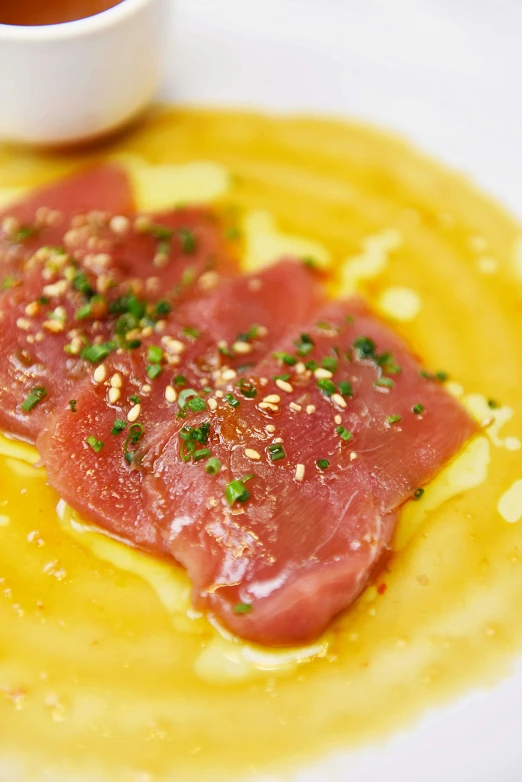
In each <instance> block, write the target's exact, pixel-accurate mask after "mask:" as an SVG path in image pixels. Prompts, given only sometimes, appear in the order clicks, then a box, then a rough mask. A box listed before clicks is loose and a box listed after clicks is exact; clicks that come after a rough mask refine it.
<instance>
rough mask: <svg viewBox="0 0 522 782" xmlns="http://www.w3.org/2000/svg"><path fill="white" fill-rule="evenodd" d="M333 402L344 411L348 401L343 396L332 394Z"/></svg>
mask: <svg viewBox="0 0 522 782" xmlns="http://www.w3.org/2000/svg"><path fill="white" fill-rule="evenodd" d="M332 402H333V403H334V405H337V407H342V408H343V410H344V408H345V407H346V399H343V397H342V396H341V394H332Z"/></svg>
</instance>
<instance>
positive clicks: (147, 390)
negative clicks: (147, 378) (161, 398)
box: [140, 383, 152, 396]
mask: <svg viewBox="0 0 522 782" xmlns="http://www.w3.org/2000/svg"><path fill="white" fill-rule="evenodd" d="M151 391H152V386H149V384H148V383H145V385H144V386H142V387H141V388H140V393H142V394H145V396H148V395H149V394H150V392H151Z"/></svg>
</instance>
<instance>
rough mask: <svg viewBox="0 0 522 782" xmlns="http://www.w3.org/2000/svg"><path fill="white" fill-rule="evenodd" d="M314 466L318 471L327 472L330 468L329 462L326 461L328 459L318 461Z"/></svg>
mask: <svg viewBox="0 0 522 782" xmlns="http://www.w3.org/2000/svg"><path fill="white" fill-rule="evenodd" d="M316 464H317V466H318V467H319V469H320V470H327V469H328V467H329V466H330V462H329V461H328V459H318V460H317V461H316Z"/></svg>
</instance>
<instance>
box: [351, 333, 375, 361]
mask: <svg viewBox="0 0 522 782" xmlns="http://www.w3.org/2000/svg"><path fill="white" fill-rule="evenodd" d="M353 346H354V348H355V350H356V352H357V357H358V358H375V342H374V341H373V339H370V338H369V337H358V338H357V339H356V340H355V342H354V343H353Z"/></svg>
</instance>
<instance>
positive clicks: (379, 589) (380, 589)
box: [377, 582, 388, 595]
mask: <svg viewBox="0 0 522 782" xmlns="http://www.w3.org/2000/svg"><path fill="white" fill-rule="evenodd" d="M387 589H388V584H385V583H384V582H383V583H382V584H379V586H378V587H377V594H379V595H384V593H385V592H386V590H387Z"/></svg>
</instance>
